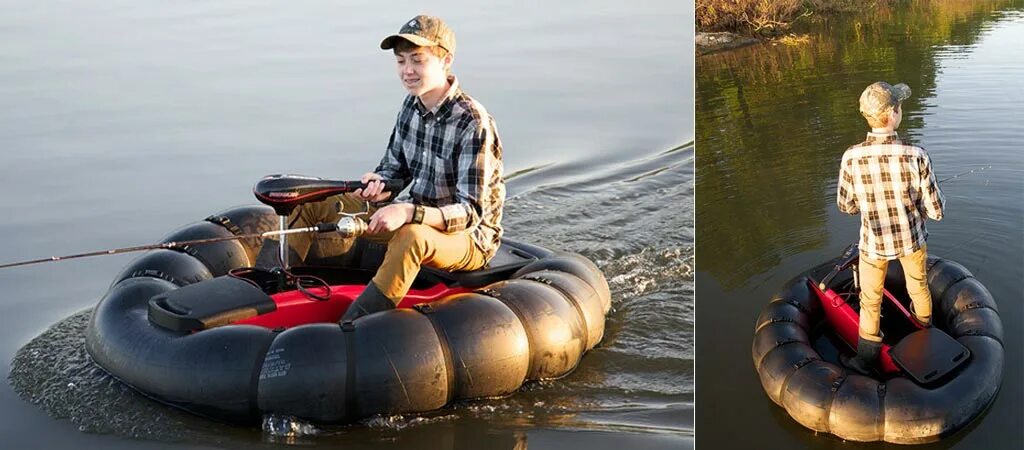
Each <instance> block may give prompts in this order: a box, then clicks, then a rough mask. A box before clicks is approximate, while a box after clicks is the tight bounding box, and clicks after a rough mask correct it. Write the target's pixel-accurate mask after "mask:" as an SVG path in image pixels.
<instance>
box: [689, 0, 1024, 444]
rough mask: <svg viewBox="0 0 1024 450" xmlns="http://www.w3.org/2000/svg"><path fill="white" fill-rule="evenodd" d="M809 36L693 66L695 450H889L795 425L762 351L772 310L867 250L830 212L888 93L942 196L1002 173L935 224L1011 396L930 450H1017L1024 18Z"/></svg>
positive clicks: (971, 18)
mask: <svg viewBox="0 0 1024 450" xmlns="http://www.w3.org/2000/svg"><path fill="white" fill-rule="evenodd" d="M928 3H934V4H933V5H931V6H929V5H928ZM804 28H805V29H803V30H800V31H802V32H803V33H807V34H808V36H809V38H810V39H809V41H808V42H806V43H802V44H798V45H795V46H787V45H776V46H772V45H758V46H754V47H748V48H744V49H740V50H736V51H731V52H727V53H720V54H714V55H709V56H706V57H701V58H700V59H698V60H697V77H696V78H697V97H696V103H697V106H696V114H697V125H696V127H697V148H698V155H697V192H698V197H699V198H698V200H699V202H698V204H697V216H698V227H697V235H698V236H699V241H698V248H697V254H698V261H699V263H700V264H699V270H698V271H697V276H696V278H697V280H698V281H697V283H698V292H697V298H698V299H699V307H698V309H697V323H698V324H699V325H698V333H699V337H700V339H699V342H698V348H697V355H698V356H697V357H698V361H699V364H698V366H697V367H698V370H697V372H698V373H697V378H698V384H699V386H700V392H699V393H698V395H697V404H698V406H697V408H698V415H697V429H698V430H700V432H699V435H698V438H699V439H698V442H699V445H700V447H701V448H853V447H856V448H861V447H866V448H880V447H886V446H884V445H879V444H872V445H857V444H853V443H847V442H842V441H841V440H839V439H836V438H834V437H832V436H830V435H824V434H820V435H819V434H815V433H813V432H811V431H809V430H807V429H805V428H803V427H802V426H800V425H799V424H797V423H796V422H795V421H793V420H792V419H790V418H789V416H788V415H787V414H786V413H785V411H784V410H783V409H782V408H780V407H778V406H776V405H775V404H774V403H772V402H771V400H769V399H768V397H767V396H766V395H765V394H764V392H763V390H762V388H761V384H760V382H759V381H758V378H757V373H756V372H755V370H754V367H753V365H752V363H751V355H750V347H751V339H752V336H753V326H754V323H755V320H756V318H757V316H758V313H759V312H760V311H761V309H762V308H763V307H764V305H765V304H766V302H767V301H768V300H769V297H770V296H771V294H772V293H774V292H776V291H777V290H778V289H779V288H780V287H781V286H782V284H783V283H784V282H785V281H786V280H788V279H790V278H792V277H793V276H795V275H796V274H798V273H800V272H802V271H804V270H806V269H808V268H810V267H812V266H814V265H817V264H818V263H821V262H824V261H826V260H828V259H830V258H831V257H834V256H837V255H838V254H839V253H840V252H841V251H842V249H843V248H844V247H845V246H846V245H847V244H850V243H852V242H854V241H856V239H857V236H858V231H857V230H858V228H859V222H858V219H857V218H854V217H849V216H846V215H843V214H841V213H839V211H838V210H837V209H836V207H835V193H836V176H837V174H838V168H839V161H840V158H841V156H842V153H843V151H844V150H845V149H846V147H847V146H849V145H852V144H854V143H857V142H860V141H861V140H862V139H863V138H864V133H865V132H866V131H867V129H866V124H865V122H864V121H863V119H862V118H861V116H860V114H859V113H858V111H857V99H858V96H859V95H860V92H861V91H862V90H863V89H864V87H865V86H867V85H868V84H870V83H872V82H874V81H877V80H887V81H890V82H893V83H895V82H905V83H907V84H909V85H910V86H911V88H912V89H913V92H914V95H913V97H912V98H911V99H910V100H908V101H907V102H906V103H904V119H903V125H902V126H901V128H900V133H901V135H902V136H904V137H906V138H908V139H909V140H910V141H911V142H913V143H916V144H918V145H922V146H924V147H925V148H927V149H928V152H929V154H930V155H931V158H932V162H933V164H934V167H935V170H936V172H937V175H938V177H939V178H940V179H941V178H944V177H949V176H953V175H955V174H958V173H961V172H964V171H968V170H971V169H972V168H975V169H976V168H980V167H984V166H991V168H990V169H986V170H983V171H981V172H976V173H973V174H969V175H965V176H962V177H960V178H957V179H955V180H951V181H949V182H946V183H943V184H942V189H943V191H944V193H945V195H946V199H947V211H946V217H945V218H944V219H943V220H942V221H941V222H929V224H928V228H929V231H930V239H929V242H928V247H929V248H928V250H929V253H931V254H934V255H940V256H943V257H947V258H950V259H954V260H956V261H959V262H960V263H962V264H963V265H964V266H966V267H967V268H968V269H970V270H971V271H972V272H973V273H974V274H975V275H976V276H977V278H978V279H979V280H980V281H982V282H983V283H984V284H985V285H986V286H987V287H988V288H989V290H991V292H992V294H993V295H994V297H995V299H996V301H997V302H998V304H999V310H1000V314H1001V316H1002V320H1003V326H1004V328H1005V336H1006V342H1005V348H1006V365H1005V368H1004V372H1003V380H1004V381H1003V385H1002V391H1001V392H1000V393H999V396H998V397H997V399H996V401H995V403H994V404H993V406H992V407H991V409H990V410H989V411H988V412H987V414H985V415H984V416H982V417H981V418H980V419H979V420H978V421H977V422H975V424H974V425H973V426H971V427H969V428H968V429H967V430H965V431H964V432H961V433H958V434H956V435H954V436H952V437H950V438H948V439H946V440H945V441H942V442H940V443H937V444H934V445H929V446H926V447H925V448H972V449H981V448H984V449H997V448H999V449H1004V448H1018V449H1019V448H1022V445H1024V444H1022V442H1024V440H1022V438H1024V435H1022V431H1021V417H1022V404H1024V390H1022V387H1021V383H1020V381H1021V380H1022V379H1024V372H1022V364H1021V362H1022V358H1021V356H1022V350H1021V349H1022V347H1021V344H1022V339H1021V336H1022V334H1021V333H1022V331H1024V330H1022V327H1024V306H1022V305H1024V303H1022V302H1021V297H1022V294H1024V290H1022V287H1021V279H1024V256H1022V254H1024V253H1022V249H1024V231H1022V230H1024V181H1022V180H1024V158H1022V157H1021V142H1024V126H1021V125H1022V121H1021V114H1022V113H1024V109H1022V107H1021V105H1022V104H1024V91H1022V90H1021V89H1019V83H1020V81H1019V80H1021V79H1024V50H1022V46H1021V42H1022V41H1024V4H1022V2H1020V1H1019V0H1018V1H1015V2H1006V1H1003V2H901V3H900V4H899V5H898V6H895V7H891V8H883V9H880V10H878V11H877V12H876V14H874V15H871V16H867V15H848V16H841V17H838V18H832V19H829V20H823V21H817V22H813V23H807V24H805V25H804ZM709 380H710V381H709ZM721 380H728V382H722V381H721ZM892 447H896V446H892ZM900 448H903V447H900Z"/></svg>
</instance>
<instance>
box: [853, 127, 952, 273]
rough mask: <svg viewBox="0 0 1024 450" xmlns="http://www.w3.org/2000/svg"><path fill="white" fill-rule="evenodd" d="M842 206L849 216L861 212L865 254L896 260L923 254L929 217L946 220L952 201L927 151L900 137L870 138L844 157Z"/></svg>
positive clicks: (884, 135) (894, 134) (871, 135)
mask: <svg viewBox="0 0 1024 450" xmlns="http://www.w3.org/2000/svg"><path fill="white" fill-rule="evenodd" d="M836 203H837V204H838V205H839V210H840V211H842V212H844V213H847V214H851V215H855V214H857V213H860V244H859V245H860V250H861V251H862V252H865V253H867V254H868V255H869V256H872V257H874V258H877V259H896V258H900V257H902V256H906V255H909V254H911V253H913V252H915V251H917V250H920V249H921V246H923V245H924V244H925V241H926V240H927V239H928V230H927V229H926V228H925V217H924V216H925V215H927V217H930V218H932V219H933V220H942V214H943V208H944V207H945V204H946V200H945V199H944V198H943V197H942V191H940V190H939V185H938V183H937V182H936V181H935V173H934V172H932V164H931V160H930V159H929V158H928V153H927V152H925V150H924V149H923V148H921V147H917V146H913V145H906V144H904V143H903V142H902V141H900V139H899V136H897V135H896V133H892V134H877V133H868V138H867V140H866V141H864V142H862V143H860V144H857V145H854V146H852V147H850V148H849V149H847V150H846V153H844V154H843V161H842V163H841V165H840V170H839V189H838V192H837V194H836Z"/></svg>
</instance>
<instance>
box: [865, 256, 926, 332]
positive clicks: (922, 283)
mask: <svg viewBox="0 0 1024 450" xmlns="http://www.w3.org/2000/svg"><path fill="white" fill-rule="evenodd" d="M927 248H928V247H927V245H922V246H921V249H920V250H918V251H916V252H914V253H911V254H909V255H907V256H904V257H902V258H900V265H902V266H903V274H904V275H905V277H906V279H907V293H908V294H910V300H911V301H912V302H913V304H912V305H911V308H910V309H911V312H912V313H913V314H914V318H916V319H917V321H918V322H921V323H931V318H932V295H931V292H929V291H928V277H927V274H926V273H925V263H926V262H927V261H928V251H927ZM888 267H889V261H888V260H885V259H874V258H872V257H870V256H868V255H866V254H865V253H864V252H861V253H860V263H859V264H858V265H857V272H858V274H859V275H860V330H859V334H860V337H862V338H864V339H867V340H870V341H874V342H881V341H882V332H881V330H880V329H879V320H881V314H882V287H883V285H884V283H885V271H886V269H887V268H888Z"/></svg>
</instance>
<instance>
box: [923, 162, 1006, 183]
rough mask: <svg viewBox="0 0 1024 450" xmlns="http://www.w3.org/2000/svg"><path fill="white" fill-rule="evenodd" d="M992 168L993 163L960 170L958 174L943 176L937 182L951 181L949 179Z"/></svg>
mask: <svg viewBox="0 0 1024 450" xmlns="http://www.w3.org/2000/svg"><path fill="white" fill-rule="evenodd" d="M991 168H992V165H991V164H990V165H987V166H984V167H979V168H974V169H971V170H967V171H964V172H960V173H958V174H956V175H952V176H948V177H946V178H943V179H941V180H939V181H937V182H936V184H938V183H942V182H945V181H949V180H955V179H957V178H960V177H962V176H964V175H968V174H972V173H974V172H981V171H982V170H985V169H991Z"/></svg>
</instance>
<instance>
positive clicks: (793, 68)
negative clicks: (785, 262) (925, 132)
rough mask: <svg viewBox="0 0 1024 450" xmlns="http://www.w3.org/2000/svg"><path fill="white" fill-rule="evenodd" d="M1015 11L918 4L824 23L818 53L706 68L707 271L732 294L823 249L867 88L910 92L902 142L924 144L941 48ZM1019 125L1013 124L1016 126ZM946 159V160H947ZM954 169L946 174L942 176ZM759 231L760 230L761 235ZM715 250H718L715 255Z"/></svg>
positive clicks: (759, 56)
mask: <svg viewBox="0 0 1024 450" xmlns="http://www.w3.org/2000/svg"><path fill="white" fill-rule="evenodd" d="M1006 4H1007V2H934V4H933V2H914V3H912V6H913V7H908V8H904V7H900V8H898V9H895V8H889V7H883V8H881V9H880V10H879V12H880V13H879V14H878V15H872V16H866V17H850V18H841V19H833V20H825V21H823V23H819V24H817V26H815V27H814V29H813V30H810V31H809V35H810V36H811V42H810V44H804V45H795V46H774V47H765V46H754V47H747V48H744V49H740V50H736V51H732V52H725V53H719V54H715V55H710V56H705V57H702V58H701V59H700V60H699V61H698V66H699V73H698V79H697V92H698V94H697V110H698V117H699V122H698V126H697V142H698V143H699V145H700V148H701V154H700V158H699V161H698V163H699V164H700V167H699V169H698V175H699V177H698V190H699V191H700V195H701V202H700V204H698V215H699V216H700V218H701V221H702V222H703V223H706V224H713V226H709V227H706V228H704V229H702V230H701V231H700V236H701V242H702V244H701V246H702V248H704V246H705V245H707V246H709V247H707V248H714V251H713V252H708V253H706V254H705V255H702V258H701V267H702V270H706V271H709V272H711V273H713V274H714V275H715V277H716V278H717V279H718V280H719V282H721V283H723V284H724V285H725V286H726V287H734V286H736V285H738V284H742V283H743V282H745V280H747V279H748V278H749V277H750V276H751V275H754V274H756V273H759V272H761V271H764V270H765V269H767V268H770V267H772V266H774V265H776V264H778V262H779V260H780V259H781V258H783V257H785V256H787V255H791V254H794V253H799V252H802V251H806V250H809V249H813V248H817V247H820V246H821V245H823V244H824V243H825V241H826V238H827V235H826V234H827V233H826V232H827V229H826V227H825V222H826V216H827V214H828V212H829V209H830V208H832V203H831V201H830V200H831V199H830V198H828V196H827V195H822V194H823V193H824V191H826V190H828V189H831V188H833V186H834V183H835V176H836V173H838V169H837V167H838V166H837V162H836V161H837V154H840V155H841V150H843V149H845V147H847V146H849V145H851V144H853V143H856V142H859V141H860V140H862V139H863V137H864V136H863V135H864V133H865V132H866V125H865V123H864V120H863V119H862V118H861V116H860V114H859V113H858V111H857V103H856V102H857V98H858V97H859V95H860V92H861V91H862V90H863V89H864V87H865V86H867V85H868V84H871V83H872V82H874V81H877V80H880V79H884V80H890V81H893V82H896V81H899V82H904V83H907V84H908V85H910V86H911V87H912V89H913V91H914V95H913V97H911V99H910V100H908V101H907V102H906V103H905V105H904V111H905V114H904V120H903V125H902V126H901V129H900V131H901V134H902V135H903V136H904V137H905V138H907V140H908V141H910V142H911V143H915V144H920V142H919V139H918V136H919V135H920V133H921V132H922V128H923V127H924V125H925V117H926V116H927V115H928V114H929V112H928V111H927V106H928V105H929V101H930V100H931V99H933V98H934V97H935V93H936V83H935V80H936V77H937V75H938V73H939V70H938V67H937V65H938V63H937V59H938V58H939V56H940V55H941V52H940V49H941V48H942V47H941V46H947V45H955V46H958V51H960V52H965V51H970V46H971V45H973V42H975V41H976V40H977V38H978V35H979V34H980V33H981V32H982V31H983V30H984V29H985V28H984V27H983V26H982V25H983V24H985V23H989V22H991V21H992V20H993V19H996V18H998V15H996V16H993V11H994V10H997V9H998V8H1000V7H1005V6H1006ZM1007 119H1009V118H1007ZM940 158H941V157H940ZM943 169H946V172H943V173H952V172H949V169H951V167H950V166H949V165H948V164H947V165H941V164H940V165H938V170H943ZM754 224H756V226H753V225H754ZM711 246H713V247H711Z"/></svg>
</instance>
